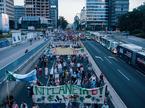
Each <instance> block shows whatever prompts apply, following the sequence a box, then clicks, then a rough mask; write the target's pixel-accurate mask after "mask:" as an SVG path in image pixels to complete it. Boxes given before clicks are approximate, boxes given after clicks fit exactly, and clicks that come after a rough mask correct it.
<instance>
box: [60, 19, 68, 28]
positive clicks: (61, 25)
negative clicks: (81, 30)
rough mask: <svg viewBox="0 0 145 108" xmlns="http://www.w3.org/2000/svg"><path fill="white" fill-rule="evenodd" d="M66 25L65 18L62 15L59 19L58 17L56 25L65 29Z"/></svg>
mask: <svg viewBox="0 0 145 108" xmlns="http://www.w3.org/2000/svg"><path fill="white" fill-rule="evenodd" d="M67 25H68V22H67V20H65V18H64V17H62V16H61V17H59V19H58V27H59V28H61V29H63V30H64V29H66V27H67Z"/></svg>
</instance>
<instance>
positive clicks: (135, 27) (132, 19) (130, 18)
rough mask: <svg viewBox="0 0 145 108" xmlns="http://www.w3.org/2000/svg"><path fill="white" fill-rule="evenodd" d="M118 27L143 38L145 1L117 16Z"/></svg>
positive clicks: (144, 31) (144, 36)
mask: <svg viewBox="0 0 145 108" xmlns="http://www.w3.org/2000/svg"><path fill="white" fill-rule="evenodd" d="M118 28H119V29H120V30H121V31H129V32H130V33H131V34H135V35H136V36H140V37H143V38H145V3H144V4H143V5H141V6H139V7H138V8H136V9H134V10H133V11H132V12H128V13H126V14H124V15H122V16H121V17H120V18H119V22H118Z"/></svg>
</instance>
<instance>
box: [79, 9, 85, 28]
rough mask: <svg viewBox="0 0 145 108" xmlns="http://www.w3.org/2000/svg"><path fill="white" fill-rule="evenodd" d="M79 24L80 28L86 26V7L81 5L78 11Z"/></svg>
mask: <svg viewBox="0 0 145 108" xmlns="http://www.w3.org/2000/svg"><path fill="white" fill-rule="evenodd" d="M80 26H81V29H85V27H86V8H85V7H83V9H82V10H81V13H80Z"/></svg>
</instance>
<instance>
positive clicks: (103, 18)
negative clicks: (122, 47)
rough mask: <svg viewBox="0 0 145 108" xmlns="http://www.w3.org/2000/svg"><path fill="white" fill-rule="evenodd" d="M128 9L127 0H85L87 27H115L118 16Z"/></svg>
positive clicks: (101, 28) (90, 28)
mask: <svg viewBox="0 0 145 108" xmlns="http://www.w3.org/2000/svg"><path fill="white" fill-rule="evenodd" d="M128 10H129V0H86V23H87V29H89V30H107V29H112V28H115V27H116V24H117V21H118V17H119V16H120V15H122V14H124V13H126V12H128Z"/></svg>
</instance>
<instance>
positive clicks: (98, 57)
mask: <svg viewBox="0 0 145 108" xmlns="http://www.w3.org/2000/svg"><path fill="white" fill-rule="evenodd" d="M95 58H96V59H100V60H102V61H104V60H103V58H102V57H100V56H95Z"/></svg>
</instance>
